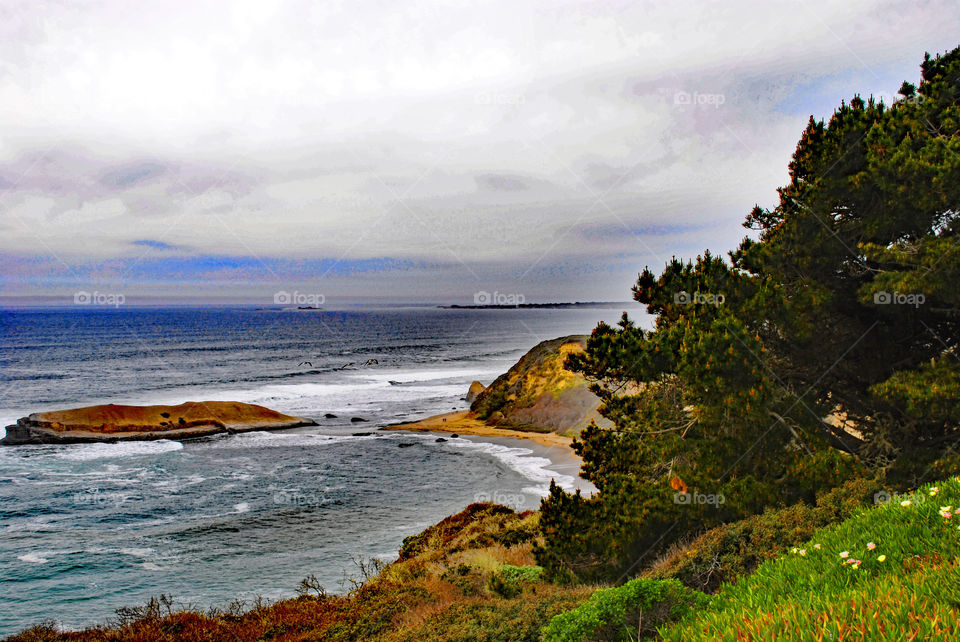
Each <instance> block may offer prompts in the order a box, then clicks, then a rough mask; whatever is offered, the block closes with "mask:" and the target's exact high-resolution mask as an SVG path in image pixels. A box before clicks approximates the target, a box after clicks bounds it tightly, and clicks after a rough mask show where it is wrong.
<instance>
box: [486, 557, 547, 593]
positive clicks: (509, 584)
mask: <svg viewBox="0 0 960 642" xmlns="http://www.w3.org/2000/svg"><path fill="white" fill-rule="evenodd" d="M541 575H543V568H542V567H540V566H513V565H512V564H504V565H503V566H501V567H500V568H499V569H497V570H496V571H494V572H493V573H491V574H490V577H489V578H487V590H489V591H490V592H491V593H494V594H496V595H499V596H500V597H505V598H512V597H516V596H517V595H519V594H520V593H522V592H523V587H524V585H527V584H532V583H534V582H537V581H539V580H540V576H541Z"/></svg>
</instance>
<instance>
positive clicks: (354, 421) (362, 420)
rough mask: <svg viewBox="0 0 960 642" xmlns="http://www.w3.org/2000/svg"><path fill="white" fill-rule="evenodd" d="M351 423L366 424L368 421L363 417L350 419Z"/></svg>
mask: <svg viewBox="0 0 960 642" xmlns="http://www.w3.org/2000/svg"><path fill="white" fill-rule="evenodd" d="M350 422H351V423H355V424H359V423H366V422H367V420H366V419H364V418H363V417H350Z"/></svg>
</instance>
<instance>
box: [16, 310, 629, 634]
mask: <svg viewBox="0 0 960 642" xmlns="http://www.w3.org/2000/svg"><path fill="white" fill-rule="evenodd" d="M624 307H628V305H626V304H625V306H624ZM634 307H635V308H636V307H639V306H635V305H634ZM620 312H621V310H619V309H602V308H587V309H521V310H448V309H437V308H432V307H414V306H410V307H397V308H369V309H349V310H299V311H296V310H281V309H255V308H207V309H197V308H179V309H177V308H174V309H150V308H129V309H124V308H120V309H116V310H114V309H83V308H81V309H70V310H62V309H59V310H58V309H40V310H37V309H30V310H3V311H0V330H2V332H0V370H2V378H0V421H2V422H3V423H2V424H0V425H3V426H5V425H7V424H9V423H13V422H14V421H15V420H16V419H17V418H18V417H21V416H25V415H27V414H29V413H31V412H39V411H45V410H55V409H62V408H71V407H78V406H85V405H92V404H99V403H120V404H154V403H162V404H176V403H181V402H183V401H188V400H194V401H207V400H234V401H243V402H248V403H256V404H261V405H264V406H267V407H270V408H273V409H275V410H278V411H281V412H284V413H287V414H293V415H298V416H305V417H310V418H313V419H315V420H316V421H317V422H318V423H319V425H318V426H316V427H309V428H298V429H294V430H289V431H282V432H252V433H246V434H240V435H224V436H217V437H213V438H207V439H201V440H195V441H188V442H184V443H181V442H177V441H167V440H163V441H154V442H125V443H117V444H74V445H60V446H17V447H6V448H0V583H2V586H3V587H4V590H3V592H4V596H5V597H4V603H3V606H2V608H0V635H8V634H12V633H14V632H16V631H18V630H20V629H22V628H24V627H26V626H29V625H31V624H36V623H39V622H41V621H44V620H54V621H57V622H58V623H59V624H60V625H62V626H64V627H67V628H76V627H80V626H84V625H90V624H95V623H101V622H104V621H106V620H108V619H109V618H110V617H111V616H112V615H113V614H114V612H115V610H116V609H117V608H119V607H122V606H131V605H140V604H143V603H144V602H146V601H147V600H148V599H149V598H150V597H151V596H157V595H160V594H161V593H163V594H168V595H172V596H173V598H174V599H175V600H176V601H177V602H179V603H182V604H187V605H191V606H193V607H196V608H207V607H211V606H216V607H225V606H227V605H228V604H229V603H230V602H231V601H233V600H234V599H240V600H246V601H248V602H249V601H251V600H253V599H255V597H256V596H261V597H264V598H267V599H279V598H283V597H290V596H292V595H294V594H295V589H296V587H297V585H298V583H299V581H300V580H301V579H303V578H304V577H306V576H307V575H311V574H313V575H316V577H317V578H318V579H319V580H320V581H321V583H323V584H324V585H325V586H326V587H327V589H328V590H329V591H331V592H338V591H341V590H343V589H344V588H349V586H350V584H349V578H351V577H356V576H357V575H358V570H357V566H356V564H355V562H354V561H353V560H355V559H360V558H361V557H362V558H370V557H378V558H380V559H382V560H384V561H389V560H391V559H393V558H395V556H396V552H397V550H398V548H399V547H400V545H401V543H402V541H403V538H404V537H406V536H409V535H412V534H415V533H417V532H419V531H420V530H422V529H423V528H425V527H427V526H429V525H431V524H433V523H435V522H437V521H439V520H440V519H442V518H443V517H445V516H447V515H450V514H452V513H454V512H457V511H459V510H461V509H462V508H464V507H465V506H466V505H467V504H469V503H471V502H472V501H474V500H475V499H477V498H486V497H506V498H510V500H511V501H512V503H514V504H515V505H516V506H515V507H516V508H532V509H535V508H537V507H538V505H539V498H540V497H541V496H542V495H543V494H544V492H545V490H546V488H547V487H548V485H549V483H550V480H551V479H553V480H555V481H556V482H557V483H559V484H560V485H562V486H565V487H568V488H569V487H572V486H573V484H574V481H575V480H574V478H573V477H572V476H571V472H572V471H571V470H569V469H561V468H559V467H558V466H554V465H553V464H551V460H550V459H548V458H547V457H544V456H543V454H544V452H543V449H542V448H538V447H536V446H531V445H530V444H526V443H524V442H519V441H514V440H483V439H479V438H460V439H454V438H452V437H450V436H449V435H446V436H445V438H446V439H447V440H446V441H437V437H438V436H437V435H436V434H417V433H407V432H383V431H377V428H378V427H380V426H384V425H387V424H392V423H396V422H401V421H407V420H413V419H418V418H422V417H425V416H429V415H432V414H438V413H441V412H449V411H451V410H454V409H466V408H467V403H466V402H465V401H463V399H462V397H463V396H464V394H465V393H466V390H467V388H468V386H469V384H470V382H471V381H473V380H479V381H481V382H482V383H484V384H489V383H490V382H491V381H492V380H493V379H494V378H496V376H498V375H499V374H501V373H502V372H504V371H506V370H507V369H508V368H509V367H510V366H511V365H512V364H513V363H514V362H515V361H516V360H517V359H518V358H519V357H520V356H522V354H523V353H524V352H525V351H526V350H528V349H529V348H531V347H533V346H534V345H535V344H537V343H538V342H540V341H542V340H546V339H551V338H555V337H557V336H562V335H566V334H576V333H589V331H590V330H591V329H592V328H593V327H594V326H595V325H596V323H597V322H598V321H600V320H601V319H603V320H606V321H608V322H613V321H615V320H616V319H617V318H618V317H619V315H620ZM635 312H636V310H631V313H635ZM327 413H329V414H333V415H336V417H335V418H325V417H324V415H325V414H327ZM353 417H357V418H361V419H365V420H367V421H366V422H352V421H351V419H352V418H353ZM399 444H405V445H407V444H412V445H410V446H407V447H404V448H400V447H399Z"/></svg>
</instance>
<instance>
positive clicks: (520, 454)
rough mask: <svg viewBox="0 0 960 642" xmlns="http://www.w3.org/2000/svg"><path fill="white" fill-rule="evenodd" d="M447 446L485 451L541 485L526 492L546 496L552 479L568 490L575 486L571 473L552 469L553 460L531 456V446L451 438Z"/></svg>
mask: <svg viewBox="0 0 960 642" xmlns="http://www.w3.org/2000/svg"><path fill="white" fill-rule="evenodd" d="M444 445H445V446H452V447H454V448H465V449H472V450H477V451H480V452H483V453H485V454H488V455H491V456H492V457H494V458H495V459H497V460H499V461H500V462H501V463H503V464H505V465H506V466H507V467H508V468H510V469H512V470H514V471H516V472H518V473H520V474H521V475H523V476H524V477H526V478H527V479H529V480H530V481H534V482H537V483H538V484H539V485H538V486H536V487H534V488H524V489H523V491H524V492H530V494H533V495H543V496H546V494H547V489H548V488H549V486H550V480H553V481H555V482H556V484H557V485H558V486H560V487H561V488H563V489H564V490H567V491H572V490H573V489H574V488H575V480H574V478H573V477H572V476H570V475H564V474H563V473H560V472H557V471H555V470H551V469H550V467H551V466H553V465H554V464H553V462H552V461H550V460H549V459H547V458H546V457H538V456H531V455H533V450H531V449H530V448H519V447H514V446H504V445H502V444H494V443H489V442H485V441H471V440H469V439H451V440H449V441H447V442H445V443H444Z"/></svg>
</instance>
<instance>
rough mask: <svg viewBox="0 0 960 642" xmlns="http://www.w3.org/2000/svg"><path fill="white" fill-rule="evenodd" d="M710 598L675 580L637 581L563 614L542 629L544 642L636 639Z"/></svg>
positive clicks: (593, 597) (601, 592)
mask: <svg viewBox="0 0 960 642" xmlns="http://www.w3.org/2000/svg"><path fill="white" fill-rule="evenodd" d="M706 602H707V596H705V595H703V594H702V593H699V592H697V591H692V590H690V589H688V588H686V587H685V586H683V585H682V584H680V582H677V581H676V580H650V579H644V578H638V579H635V580H631V581H630V582H627V583H626V584H624V585H623V586H618V587H615V588H608V589H601V590H599V591H597V592H596V593H594V594H593V595H591V596H590V599H589V600H587V601H586V602H585V603H584V604H582V605H581V606H579V607H577V608H576V609H573V610H572V611H568V612H566V613H561V614H560V615H557V616H555V617H554V618H553V619H552V620H550V624H549V625H547V627H546V628H544V629H543V639H544V641H545V642H581V641H584V640H624V641H627V640H636V639H638V638H642V637H646V636H647V635H649V634H651V633H653V632H655V631H656V629H657V627H658V626H661V625H662V624H663V623H664V622H669V621H674V620H677V619H679V618H682V617H684V616H685V615H687V614H688V613H690V612H691V611H693V610H695V609H698V608H702V607H703V606H704V605H705V604H706Z"/></svg>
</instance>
